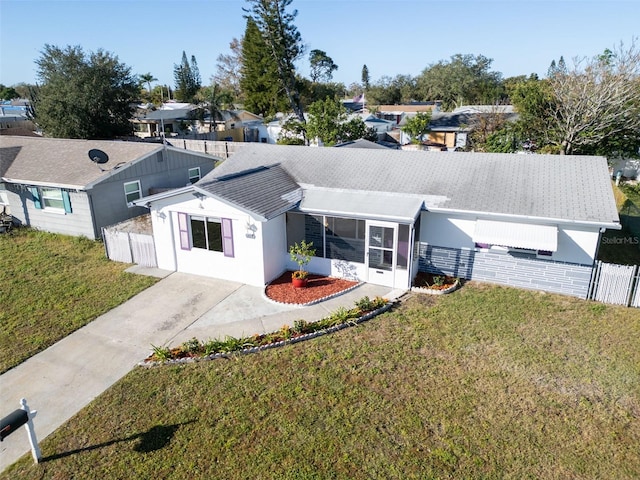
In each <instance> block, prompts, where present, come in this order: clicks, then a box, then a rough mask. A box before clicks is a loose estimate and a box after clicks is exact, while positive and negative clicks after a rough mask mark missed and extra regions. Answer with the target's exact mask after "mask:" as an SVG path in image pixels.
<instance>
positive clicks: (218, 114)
mask: <svg viewBox="0 0 640 480" xmlns="http://www.w3.org/2000/svg"><path fill="white" fill-rule="evenodd" d="M196 98H197V99H198V100H200V101H202V102H203V103H204V104H205V105H206V109H207V110H208V112H209V119H210V121H209V131H212V130H213V125H214V123H215V122H217V121H222V120H224V118H223V117H222V109H223V108H225V107H227V106H228V105H229V104H230V103H231V102H232V101H233V98H232V95H231V93H230V92H228V91H226V90H222V89H221V88H220V87H219V86H218V84H216V83H214V84H213V85H211V86H210V87H204V88H201V89H200V91H199V92H198V94H197V95H196ZM203 117H204V116H203ZM202 119H204V118H202Z"/></svg>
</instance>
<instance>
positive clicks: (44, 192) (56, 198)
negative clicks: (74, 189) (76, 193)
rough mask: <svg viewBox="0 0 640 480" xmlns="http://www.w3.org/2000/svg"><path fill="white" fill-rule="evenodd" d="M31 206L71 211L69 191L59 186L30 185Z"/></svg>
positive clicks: (41, 208)
mask: <svg viewBox="0 0 640 480" xmlns="http://www.w3.org/2000/svg"><path fill="white" fill-rule="evenodd" d="M29 191H30V192H31V198H32V199H33V206H34V207H35V208H36V209H38V210H49V211H52V212H58V213H63V212H64V213H71V199H70V197H69V192H67V191H66V190H62V189H61V188H50V187H30V188H29Z"/></svg>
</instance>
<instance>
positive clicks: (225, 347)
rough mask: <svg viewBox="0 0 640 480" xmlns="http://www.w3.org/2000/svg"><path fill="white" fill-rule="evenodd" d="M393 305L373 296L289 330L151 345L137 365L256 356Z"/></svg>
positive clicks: (345, 326)
mask: <svg viewBox="0 0 640 480" xmlns="http://www.w3.org/2000/svg"><path fill="white" fill-rule="evenodd" d="M393 305H394V302H391V301H389V300H387V299H385V298H382V297H376V298H374V299H373V300H372V299H369V297H366V296H365V297H362V298H361V299H360V300H358V301H356V302H355V307H354V308H351V309H347V308H345V307H340V308H338V309H337V310H336V311H334V312H333V313H332V314H331V315H329V316H328V317H325V318H323V319H321V320H318V321H317V322H307V321H305V320H296V321H295V322H294V324H293V327H291V326H289V325H284V326H283V327H282V328H280V330H278V331H276V332H272V333H266V334H262V335H258V334H256V335H253V336H251V337H244V338H235V337H230V336H227V337H226V338H225V339H224V340H208V341H206V342H201V341H200V340H198V339H197V338H192V339H191V340H187V341H186V342H184V343H182V344H181V345H180V346H179V347H175V348H169V347H165V346H161V347H156V346H155V345H152V346H151V347H152V349H153V352H152V353H151V355H149V357H147V358H146V359H145V360H144V361H143V362H141V363H140V365H141V366H146V367H149V366H156V365H161V364H166V363H188V362H195V361H200V360H214V359H216V358H223V357H228V356H229V355H230V354H248V353H257V352H260V351H262V350H266V349H269V348H274V347H281V346H284V345H290V344H293V343H297V342H302V341H305V340H310V339H312V338H316V337H319V336H321V335H326V334H328V333H333V332H337V331H338V330H342V329H343V328H347V327H350V326H353V325H357V324H359V323H362V322H365V321H367V320H370V319H371V318H373V317H375V316H377V315H380V314H381V313H384V312H386V311H387V310H389V309H391V307H392V306H393Z"/></svg>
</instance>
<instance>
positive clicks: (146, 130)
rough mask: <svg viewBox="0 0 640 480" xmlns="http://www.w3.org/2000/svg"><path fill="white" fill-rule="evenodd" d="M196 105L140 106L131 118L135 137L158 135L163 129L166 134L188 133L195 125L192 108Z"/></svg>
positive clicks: (165, 104) (170, 103)
mask: <svg viewBox="0 0 640 480" xmlns="http://www.w3.org/2000/svg"><path fill="white" fill-rule="evenodd" d="M197 108H198V107H196V106H195V105H192V104H190V103H172V102H168V103H164V104H163V105H161V106H160V107H159V108H157V109H156V108H155V107H153V108H152V106H150V105H148V106H145V107H144V108H141V109H140V110H139V111H138V113H137V114H136V115H135V116H134V118H133V119H132V120H131V122H132V123H133V131H134V134H135V136H136V137H140V138H149V137H158V136H160V134H161V133H162V132H163V131H164V133H165V135H166V136H172V135H177V134H181V133H189V131H190V129H191V126H192V125H195V122H196V119H195V116H194V110H196V109H197Z"/></svg>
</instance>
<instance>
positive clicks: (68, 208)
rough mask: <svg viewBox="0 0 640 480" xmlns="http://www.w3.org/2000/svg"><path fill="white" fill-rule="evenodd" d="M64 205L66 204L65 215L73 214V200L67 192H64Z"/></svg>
mask: <svg viewBox="0 0 640 480" xmlns="http://www.w3.org/2000/svg"><path fill="white" fill-rule="evenodd" d="M62 203H63V204H64V213H71V199H70V198H69V192H67V191H66V190H62Z"/></svg>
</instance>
